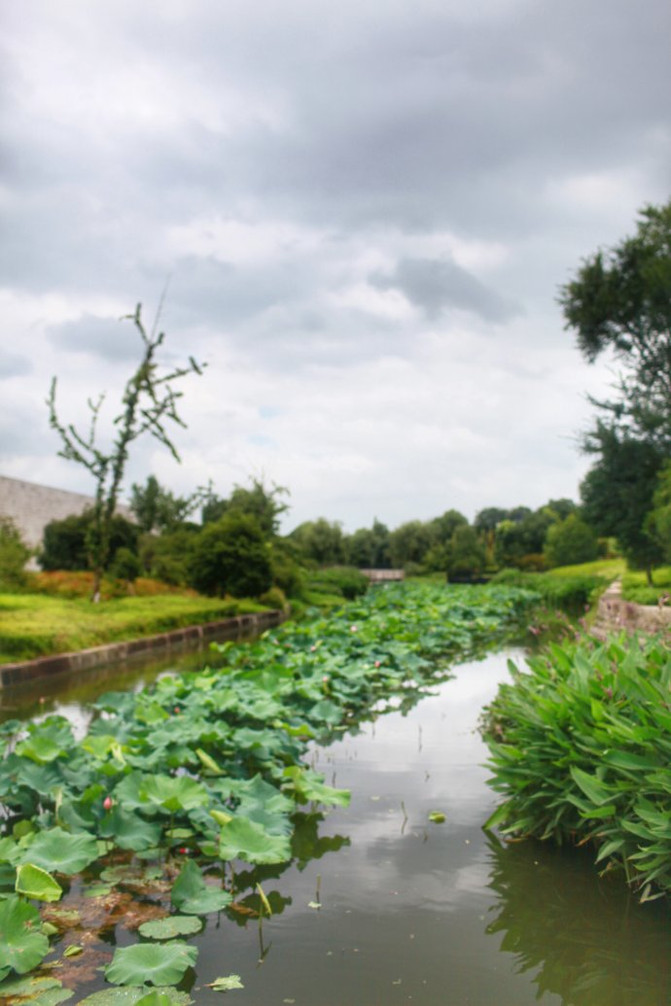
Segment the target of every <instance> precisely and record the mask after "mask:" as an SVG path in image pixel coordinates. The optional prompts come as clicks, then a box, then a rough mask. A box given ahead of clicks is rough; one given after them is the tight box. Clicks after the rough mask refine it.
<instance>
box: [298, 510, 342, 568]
mask: <svg viewBox="0 0 671 1006" xmlns="http://www.w3.org/2000/svg"><path fill="white" fill-rule="evenodd" d="M289 537H290V538H291V540H292V541H294V542H296V544H297V545H298V547H299V548H300V550H301V552H302V553H303V555H304V556H305V558H306V559H311V560H312V561H313V562H316V563H317V565H318V566H336V565H338V563H342V562H343V561H344V560H345V537H344V535H343V531H342V527H341V525H340V524H339V523H338V522H337V521H333V522H331V521H328V520H326V518H325V517H318V518H317V520H308V521H304V522H303V523H302V524H299V525H298V527H297V528H294V530H293V531H292V532H291V534H290V536H289Z"/></svg>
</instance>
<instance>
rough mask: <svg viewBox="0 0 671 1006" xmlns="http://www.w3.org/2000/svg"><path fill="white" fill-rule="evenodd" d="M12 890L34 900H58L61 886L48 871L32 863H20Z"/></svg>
mask: <svg viewBox="0 0 671 1006" xmlns="http://www.w3.org/2000/svg"><path fill="white" fill-rule="evenodd" d="M14 890H15V891H16V893H17V894H25V896H26V897H27V898H35V900H36V901H60V899H61V896H62V894H63V888H62V887H61V885H60V884H59V883H57V881H55V880H54V878H53V877H52V876H51V874H50V873H47V871H46V870H43V869H42V868H41V867H40V866H35V865H34V864H33V863H22V864H21V866H19V867H18V869H17V871H16V883H15V885H14Z"/></svg>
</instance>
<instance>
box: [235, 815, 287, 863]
mask: <svg viewBox="0 0 671 1006" xmlns="http://www.w3.org/2000/svg"><path fill="white" fill-rule="evenodd" d="M219 855H220V856H221V858H222V859H224V860H229V859H244V860H245V861H246V862H248V863H285V862H287V861H288V860H290V859H291V843H290V841H289V839H288V838H287V837H286V836H285V835H270V834H269V833H268V832H267V831H264V829H263V828H261V827H260V826H259V825H257V824H254V822H253V821H250V820H249V819H248V818H244V817H235V818H233V820H232V821H229V822H228V824H225V825H224V826H223V828H222V829H221V835H220V837H219Z"/></svg>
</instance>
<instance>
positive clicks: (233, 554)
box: [190, 510, 272, 597]
mask: <svg viewBox="0 0 671 1006" xmlns="http://www.w3.org/2000/svg"><path fill="white" fill-rule="evenodd" d="M190 581H191V585H192V586H194V587H195V588H196V590H200V591H202V592H203V593H204V594H213V595H216V596H218V597H222V596H223V595H224V594H232V595H233V596H234V597H258V596H259V595H260V594H263V593H264V592H265V591H266V590H268V589H269V588H270V587H271V586H272V567H271V562H270V547H269V545H268V543H267V542H266V540H265V538H264V535H263V532H262V530H261V528H260V527H259V524H258V522H257V521H256V519H255V518H254V517H252V516H251V515H250V514H246V513H240V512H236V511H233V510H231V511H230V512H228V513H225V514H224V516H223V517H222V518H221V519H220V520H218V521H215V522H214V523H212V524H207V525H206V526H205V527H204V528H203V529H202V531H200V532H198V534H197V535H195V537H194V541H193V550H192V554H191V559H190Z"/></svg>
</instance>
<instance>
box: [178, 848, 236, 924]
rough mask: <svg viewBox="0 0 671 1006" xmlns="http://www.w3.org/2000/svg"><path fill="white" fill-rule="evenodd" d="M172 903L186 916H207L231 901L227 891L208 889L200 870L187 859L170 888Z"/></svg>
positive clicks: (214, 888)
mask: <svg viewBox="0 0 671 1006" xmlns="http://www.w3.org/2000/svg"><path fill="white" fill-rule="evenodd" d="M171 898H172V903H173V905H174V906H175V908H177V909H178V910H179V911H180V912H183V913H184V914H186V915H207V914H208V912H219V911H221V909H222V908H226V906H227V905H230V903H231V901H232V900H233V899H232V897H231V895H230V894H229V893H228V891H223V890H221V889H220V888H216V887H210V886H209V885H208V884H206V883H205V880H204V878H203V875H202V873H201V872H200V869H199V868H198V866H197V865H196V863H194V862H193V860H191V859H188V860H187V861H186V863H185V864H184V866H183V867H182V869H181V871H180V874H179V876H178V877H177V880H176V881H175V883H174V884H173V886H172V892H171Z"/></svg>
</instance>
